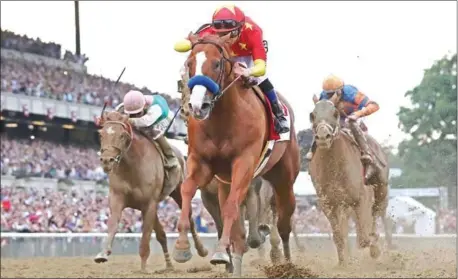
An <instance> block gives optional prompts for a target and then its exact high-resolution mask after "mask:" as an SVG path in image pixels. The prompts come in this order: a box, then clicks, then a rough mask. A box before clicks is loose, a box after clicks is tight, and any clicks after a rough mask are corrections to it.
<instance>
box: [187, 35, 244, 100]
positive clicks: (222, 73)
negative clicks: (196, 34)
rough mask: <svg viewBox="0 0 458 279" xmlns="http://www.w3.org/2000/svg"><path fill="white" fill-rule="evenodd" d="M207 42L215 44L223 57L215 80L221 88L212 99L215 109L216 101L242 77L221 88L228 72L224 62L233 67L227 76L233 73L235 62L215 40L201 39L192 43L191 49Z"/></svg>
mask: <svg viewBox="0 0 458 279" xmlns="http://www.w3.org/2000/svg"><path fill="white" fill-rule="evenodd" d="M206 44H210V45H213V46H215V47H216V48H217V49H218V51H219V53H220V54H221V59H220V61H219V63H220V67H221V69H220V72H219V75H218V78H217V80H216V81H215V82H216V83H217V84H218V86H219V89H220V90H219V91H218V92H217V93H216V94H214V95H213V96H214V97H213V98H212V99H211V102H210V108H211V109H213V107H214V106H215V103H216V102H217V101H218V100H219V99H221V97H222V96H223V95H224V93H225V92H226V91H227V90H228V89H229V88H230V87H231V86H232V85H233V84H234V83H235V82H236V81H237V80H239V79H240V78H241V76H238V77H236V78H235V79H234V80H233V81H232V82H231V83H230V84H229V85H228V86H226V87H225V88H224V89H223V90H221V88H222V85H223V84H224V78H225V72H226V71H225V70H226V63H224V62H228V63H229V65H230V66H231V69H230V71H229V74H227V76H230V75H231V73H232V71H233V69H234V63H233V62H232V61H231V59H230V58H228V57H227V56H226V53H225V52H224V48H223V47H222V46H221V45H220V44H218V43H216V42H213V41H209V40H205V39H199V40H198V41H197V42H196V43H194V44H192V47H191V50H192V49H194V47H195V46H196V45H206Z"/></svg>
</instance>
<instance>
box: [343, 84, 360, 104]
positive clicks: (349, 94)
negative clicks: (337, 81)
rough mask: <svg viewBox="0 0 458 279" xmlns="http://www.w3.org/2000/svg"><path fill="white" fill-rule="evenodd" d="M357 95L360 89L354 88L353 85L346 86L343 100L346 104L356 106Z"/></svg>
mask: <svg viewBox="0 0 458 279" xmlns="http://www.w3.org/2000/svg"><path fill="white" fill-rule="evenodd" d="M357 93H358V89H357V88H356V87H354V86H353V85H344V87H343V94H342V100H343V101H345V102H349V103H352V104H356V94H357Z"/></svg>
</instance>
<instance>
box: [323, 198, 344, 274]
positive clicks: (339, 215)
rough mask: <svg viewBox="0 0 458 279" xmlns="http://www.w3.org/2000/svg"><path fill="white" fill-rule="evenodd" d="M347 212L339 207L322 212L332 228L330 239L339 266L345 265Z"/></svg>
mask: <svg viewBox="0 0 458 279" xmlns="http://www.w3.org/2000/svg"><path fill="white" fill-rule="evenodd" d="M346 212H347V211H346V210H345V208H343V207H341V206H337V207H334V208H332V209H326V210H324V213H325V214H326V217H327V218H328V221H329V223H330V224H331V227H332V234H333V235H332V237H333V240H334V244H335V245H336V249H337V257H338V259H339V265H341V266H345V265H347V260H348V259H347V257H348V255H347V252H348V243H347V240H348V216H347V215H346V214H347V213H346Z"/></svg>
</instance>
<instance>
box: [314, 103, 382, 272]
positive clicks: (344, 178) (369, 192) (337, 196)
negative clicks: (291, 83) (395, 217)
mask: <svg viewBox="0 0 458 279" xmlns="http://www.w3.org/2000/svg"><path fill="white" fill-rule="evenodd" d="M315 101H316V100H315ZM336 102H337V100H336V98H332V99H331V100H321V101H318V102H316V104H315V108H314V110H313V112H312V113H310V121H311V122H312V124H313V131H314V136H315V141H316V143H317V149H316V152H315V154H314V156H313V158H312V160H311V162H310V164H309V170H310V175H311V177H312V181H313V184H314V186H315V189H316V193H317V197H318V201H319V205H320V207H321V209H322V210H323V212H324V214H325V215H326V217H327V218H328V220H329V222H330V224H331V227H332V231H333V238H334V243H335V245H336V248H337V253H338V258H339V264H340V265H345V264H346V263H347V251H348V245H347V238H348V219H349V217H350V215H351V211H352V210H354V212H355V217H356V218H355V219H356V220H355V222H356V231H357V239H358V245H359V247H360V248H365V247H368V246H369V247H370V255H371V257H372V258H377V257H379V255H380V247H379V243H378V238H379V236H378V233H377V228H376V218H377V217H378V216H380V217H382V218H385V216H386V214H385V212H386V207H387V205H388V168H387V167H386V166H387V165H388V164H387V157H386V154H384V153H383V152H382V149H381V148H380V146H379V145H378V144H377V143H376V141H375V140H374V139H373V138H372V137H369V136H368V137H367V138H368V140H369V142H370V146H371V147H372V150H373V152H374V155H375V156H374V157H375V158H377V160H380V162H379V163H378V164H377V165H379V168H380V169H379V170H377V172H376V174H375V175H373V176H372V178H371V179H370V180H369V186H366V185H365V184H364V173H365V172H364V166H363V165H362V163H361V160H360V157H361V153H360V150H359V148H358V146H357V144H356V141H355V140H354V139H353V137H352V136H351V133H349V132H348V131H346V129H341V125H340V113H339V110H338V109H337V108H336ZM382 160H383V161H382ZM386 233H387V234H389V235H391V232H386Z"/></svg>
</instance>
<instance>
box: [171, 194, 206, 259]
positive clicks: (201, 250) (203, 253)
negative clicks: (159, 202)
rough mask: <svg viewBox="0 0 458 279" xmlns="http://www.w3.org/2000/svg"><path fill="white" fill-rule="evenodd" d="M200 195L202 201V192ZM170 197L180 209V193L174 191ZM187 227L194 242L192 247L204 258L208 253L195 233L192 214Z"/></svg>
mask: <svg viewBox="0 0 458 279" xmlns="http://www.w3.org/2000/svg"><path fill="white" fill-rule="evenodd" d="M201 193H202V194H201V197H202V200H203V196H204V195H205V194H203V193H204V191H201ZM205 193H207V192H205ZM170 197H172V199H174V200H175V202H176V203H177V204H178V207H179V208H180V209H181V208H182V203H183V201H182V198H181V194H180V192H178V191H177V190H175V191H173V192H172V193H171V194H170ZM189 225H190V229H191V235H192V238H193V240H194V246H195V247H196V250H197V253H198V254H199V256H201V257H206V256H207V255H208V251H207V249H205V246H204V245H203V243H202V240H201V239H200V237H199V235H198V234H197V232H196V226H195V224H194V220H193V219H192V214H190V215H189Z"/></svg>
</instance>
